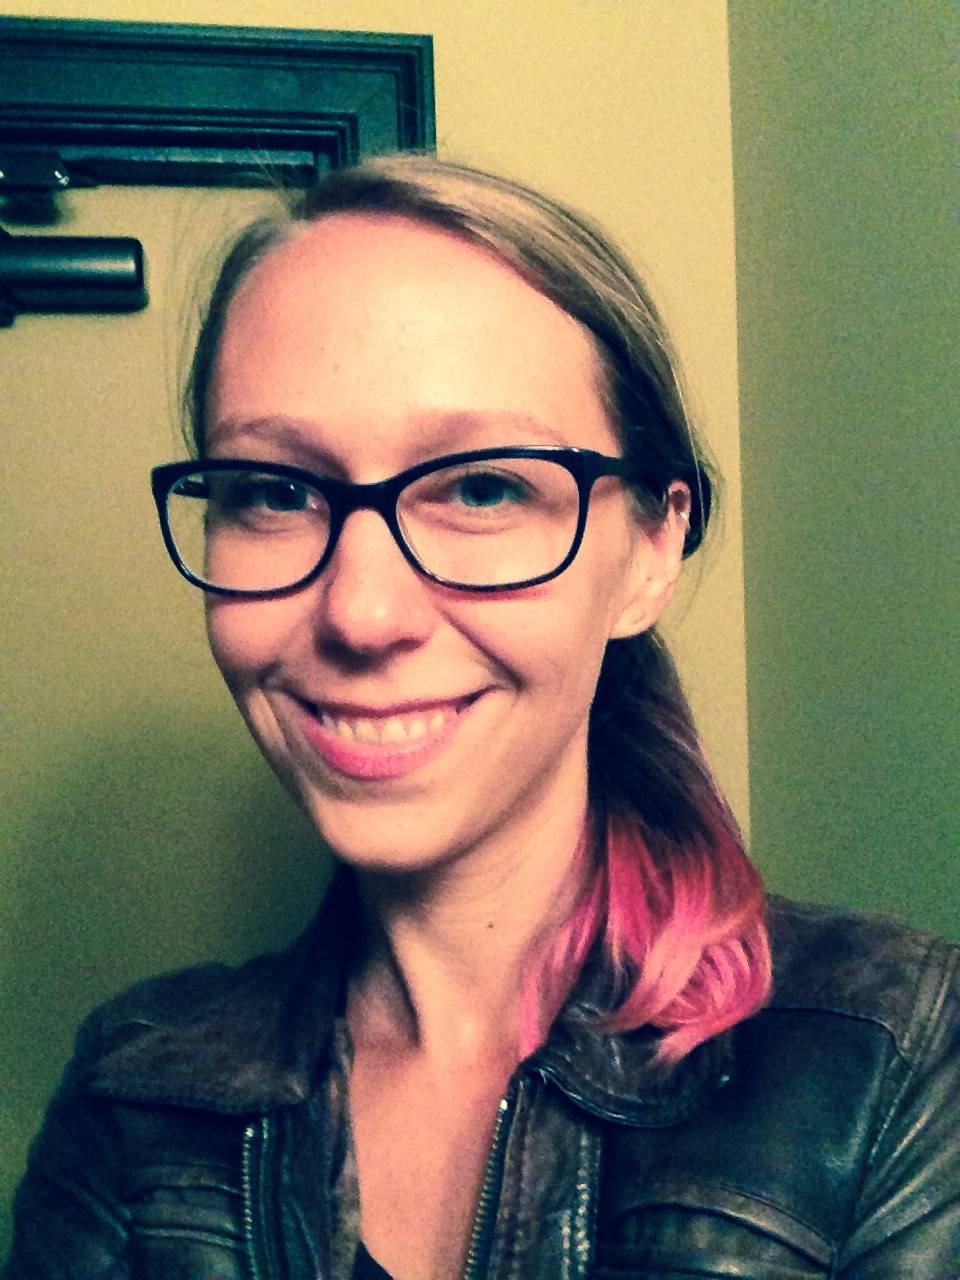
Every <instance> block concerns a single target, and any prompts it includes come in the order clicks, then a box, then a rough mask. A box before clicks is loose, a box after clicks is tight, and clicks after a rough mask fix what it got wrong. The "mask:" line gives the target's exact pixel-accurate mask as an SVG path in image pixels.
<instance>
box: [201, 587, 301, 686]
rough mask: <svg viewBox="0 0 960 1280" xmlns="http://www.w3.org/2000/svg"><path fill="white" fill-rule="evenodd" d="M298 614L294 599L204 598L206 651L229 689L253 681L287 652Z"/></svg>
mask: <svg viewBox="0 0 960 1280" xmlns="http://www.w3.org/2000/svg"><path fill="white" fill-rule="evenodd" d="M301 614H302V608H300V609H298V608H297V606H296V601H295V600H294V599H291V600H229V599H226V598H216V597H210V598H209V599H208V601H207V638H208V640H209V642H210V650H211V652H212V653H213V657H214V660H215V661H216V663H217V666H218V667H219V668H220V670H221V672H222V673H223V676H224V679H225V680H226V681H227V683H228V684H229V685H230V686H231V688H234V687H236V686H237V685H242V684H243V683H244V681H245V680H252V679H254V678H255V677H256V676H257V674H258V673H260V672H261V671H263V670H264V669H265V668H268V667H270V666H271V665H273V664H274V663H275V662H276V661H277V660H278V659H279V658H280V657H281V656H282V655H283V654H284V653H285V652H287V651H288V650H289V646H290V642H291V636H292V635H293V634H294V633H295V631H296V629H297V626H298V624H300V623H302V617H301Z"/></svg>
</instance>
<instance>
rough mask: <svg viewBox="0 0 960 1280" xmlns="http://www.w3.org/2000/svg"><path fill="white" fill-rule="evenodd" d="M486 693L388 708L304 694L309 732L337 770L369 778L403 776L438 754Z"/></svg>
mask: <svg viewBox="0 0 960 1280" xmlns="http://www.w3.org/2000/svg"><path fill="white" fill-rule="evenodd" d="M481 696H482V693H472V694H468V695H466V696H464V697H460V698H450V699H446V700H443V701H432V702H422V703H416V704H413V703H408V704H406V705H404V706H395V707H391V708H385V709H375V708H371V707H355V706H346V705H342V704H332V703H327V704H324V703H313V702H306V701H303V700H300V705H301V706H302V707H303V711H304V721H303V724H304V736H305V737H306V739H307V741H308V742H309V743H310V745H311V746H312V747H313V748H314V750H315V751H316V752H317V754H318V755H319V756H320V757H321V758H322V759H323V760H324V762H325V763H326V764H328V765H329V766H330V767H331V768H332V769H333V770H334V771H335V772H337V773H340V774H343V775H346V776H347V777H351V778H366V779H386V778H394V777H400V776H401V775H403V774H407V773H410V772H412V771H413V770H415V769H419V768H421V767H422V766H423V765H424V764H426V763H427V761H428V760H431V759H433V757H434V756H436V755H437V754H438V753H439V752H440V751H441V750H442V749H443V748H444V747H445V746H446V745H447V744H448V743H449V742H450V740H451V739H452V737H453V736H454V735H455V734H456V732H457V730H458V729H459V727H460V723H461V720H462V718H463V716H464V715H465V713H466V712H467V711H468V710H469V708H470V707H472V706H473V704H474V703H475V702H477V700H478V699H479V698H480V697H481Z"/></svg>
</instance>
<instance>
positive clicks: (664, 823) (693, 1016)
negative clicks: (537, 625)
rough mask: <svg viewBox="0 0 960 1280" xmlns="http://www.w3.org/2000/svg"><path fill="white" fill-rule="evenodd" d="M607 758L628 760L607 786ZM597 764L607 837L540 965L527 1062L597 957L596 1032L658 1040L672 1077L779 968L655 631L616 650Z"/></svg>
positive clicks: (598, 810)
mask: <svg viewBox="0 0 960 1280" xmlns="http://www.w3.org/2000/svg"><path fill="white" fill-rule="evenodd" d="M631 667H632V668H633V671H632V677H633V678H632V680H631V679H630V674H631V673H630V668H631ZM613 699H616V701H615V702H614V701H613ZM612 750H616V751H617V756H618V759H619V761H620V762H621V763H620V767H619V768H617V769H615V770H614V771H613V775H612V776H611V773H610V769H609V764H610V755H611V752H612ZM598 756H600V757H604V756H606V757H607V760H606V762H605V763H606V766H607V767H604V762H603V761H602V760H598V759H597V757H598ZM591 766H592V767H591V780H592V790H593V801H594V806H595V814H594V826H595V827H596V828H598V829H597V830H596V831H595V834H594V838H593V840H592V841H591V840H590V839H589V838H588V837H587V836H585V837H584V840H583V842H582V845H581V850H580V853H581V858H582V860H583V861H584V862H585V863H586V876H585V884H584V888H583V891H582V892H581V895H580V898H579V900H578V902H577V904H576V906H575V907H574V909H573V911H572V912H571V914H570V916H569V917H568V918H567V920H566V921H565V922H564V923H563V925H562V926H561V927H560V928H559V929H558V930H557V931H556V933H555V934H554V935H553V936H552V937H551V938H549V939H548V940H547V941H546V942H545V943H544V944H542V945H541V946H540V948H539V954H538V955H537V957H536V959H535V961H534V963H533V965H532V966H531V977H530V980H529V981H528V983H527V987H526V990H525V992H524V995H523V1001H522V1015H521V1019H522V1020H521V1053H522V1056H524V1057H526V1056H528V1055H529V1054H530V1053H532V1052H534V1050H535V1049H537V1048H538V1047H539V1046H540V1045H541V1044H542V1043H543V1041H544V1040H545V1039H546V1036H547V1034H548V1032H549V1029H550V1025H551V1023H552V1022H553V1020H554V1018H555V1017H556V1016H557V1014H558V1013H559V1011H560V1009H561V1008H562V1006H563V1005H564V1003H565V1002H566V1000H567V998H568V997H569V995H570V992H571V990H572V988H573V986H574V985H575V983H576V980H577V978H578V976H579V974H580V971H581V970H582V968H583V965H584V963H585V961H586V960H587V957H588V956H589V955H590V953H591V951H594V950H595V949H598V950H599V954H600V956H601V958H602V962H603V964H604V966H605V968H606V970H607V975H608V979H609V983H608V988H609V993H610V1007H609V1008H608V1009H607V1010H606V1011H604V1012H603V1013H602V1014H601V1016H600V1019H599V1022H598V1028H599V1029H600V1030H602V1031H605V1032H608V1033H611V1034H612V1033H618V1032H629V1031H633V1030H636V1029H639V1028H640V1027H645V1026H652V1027H655V1028H657V1029H659V1030H660V1031H661V1032H662V1034H661V1036H660V1038H659V1041H658V1045H657V1048H656V1051H655V1058H654V1061H655V1063H656V1065H658V1066H660V1067H669V1066H671V1065H673V1064H675V1063H677V1062H678V1061H679V1060H680V1059H681V1058H683V1057H684V1056H685V1055H686V1054H688V1053H689V1052H690V1051H691V1050H693V1049H695V1048H696V1047H697V1045H699V1044H701V1043H703V1041H705V1040H708V1039H709V1038H710V1037H711V1036H714V1035H717V1034H718V1033H719V1032H721V1031H725V1030H726V1029H727V1028H728V1027H731V1026H733V1025H735V1024H736V1023H738V1022H740V1021H742V1020H743V1019H744V1018H747V1017H749V1015H750V1014H752V1013H754V1012H756V1010H757V1009H759V1008H760V1007H761V1006H762V1005H763V1004H764V1003H765V1002H766V1000H767V999H768V998H769V993H770V986H771V963H770V946H769V939H768V935H767V928H766V920H765V915H766V912H765V895H764V890H763V884H762V881H761V878H760V874H759V872H758V871H757V869H756V868H755V867H754V866H753V864H752V863H751V861H750V859H749V858H748V856H747V854H746V851H745V849H744V845H743V839H742V837H741V834H740V831H739V829H738V827H737V824H736V821H735V819H734V817H733V814H732V813H731V811H730V809H729V807H728V805H727V803H726V801H725V800H724V798H723V796H722V795H721V793H720V791H719V789H718V788H717V786H716V783H715V782H714V780H713V776H712V774H711V772H710V768H709V766H708V764H707V762H706V759H705V757H704V754H703V749H702V747H701V744H700V742H699V740H698V739H697V737H696V734H695V732H694V729H693V724H692V720H691V718H690V713H689V710H688V709H687V706H686V702H685V700H684V699H683V696H682V694H681V693H680V689H679V681H678V679H677V676H676V671H675V669H674V667H673V663H672V661H671V660H670V657H669V654H668V653H667V651H666V648H665V647H664V646H663V645H662V643H661V642H660V641H659V638H658V637H656V636H655V635H653V634H650V633H648V634H647V635H644V636H638V637H635V638H634V639H633V640H632V641H627V642H620V643H618V644H617V645H612V646H611V647H610V649H609V650H608V655H607V659H606V661H605V663H604V670H603V671H602V672H601V678H600V684H599V687H598V691H597V699H596V702H595V704H594V712H593V716H592V719H591ZM651 788H655V789H656V790H655V791H653V792H651ZM598 792H599V793H600V794H599V795H598V794H597V793H598ZM618 792H619V794H618ZM604 815H605V816H604ZM591 845H592V847H591Z"/></svg>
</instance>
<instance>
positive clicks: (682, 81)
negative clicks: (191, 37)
mask: <svg viewBox="0 0 960 1280" xmlns="http://www.w3.org/2000/svg"><path fill="white" fill-rule="evenodd" d="M0 10H2V12H3V13H5V14H7V15H21V16H36V17H60V18H100V19H113V20H130V19H134V18H135V19H140V20H144V21H168V22H197V23H204V22H208V23H221V24H245V23H246V24H256V25H264V26H285V25H286V26H304V25H311V26H319V27H327V28H337V29H344V28H346V29H356V30H380V31H409V32H426V33H430V34H432V35H433V36H434V38H435V54H436V84H437V133H438V142H439V149H440V151H441V153H443V154H448V155H455V156H457V157H460V158H465V159H468V160H471V161H474V162H476V163H480V164H487V165H490V166H492V167H494V168H498V169H502V170H505V171H507V172H510V173H514V174H517V175H520V176H522V177H525V178H527V179H529V180H531V181H533V182H534V183H539V184H541V185H543V186H544V187H546V188H548V189H550V190H552V191H554V192H556V193H557V194H559V195H560V196H562V197H564V198H566V199H568V200H570V201H572V202H573V203H575V204H577V205H580V206H581V207H584V208H586V209H587V210H590V211H592V212H594V213H595V214H596V215H598V216H599V217H601V219H602V220H603V221H605V222H606V223H607V224H608V225H609V226H610V227H611V228H612V229H613V230H614V231H615V232H616V233H617V234H618V235H619V236H620V238H621V239H622V240H623V241H624V242H625V243H626V244H627V246H628V248H629V249H631V250H632V251H633V252H634V254H635V255H636V256H637V257H638V258H640V259H641V260H642V261H643V262H644V263H645V264H646V265H647V267H648V273H649V276H650V279H651V282H652V284H653V287H654V290H655V293H656V294H657V296H658V297H659V298H660V299H661V301H662V305H663V309H664V311H665V314H666V316H667V319H668V322H669V323H670V324H671V326H672V328H673V330H674V332H675V335H676V338H677V342H678V345H679V347H680V349H681V351H682V352H683V353H684V355H685V358H686V366H687V370H688V374H689V382H690V386H691V392H692V396H691V398H692V402H693V404H694V406H695V408H696V410H697V412H698V416H699V417H700V419H701V421H702V423H703V425H704V427H705V430H706V434H707V435H708V437H709V439H710V442H711V444H712V446H713V449H714V452H715V453H716V455H717V457H718V459H719V462H720V466H721V468H722V470H723V471H724V472H725V473H726V477H727V497H728V504H727V517H726V521H725V526H724V528H723V530H722V535H721V537H720V538H719V539H718V540H717V543H716V544H715V546H714V547H713V548H712V550H711V552H710V554H709V557H708V559H707V568H706V569H705V570H703V571H702V572H699V573H698V572H696V571H694V575H693V576H694V577H695V578H697V579H699V584H698V587H697V592H696V595H695V597H694V598H693V600H692V602H691V601H690V600H689V599H684V600H683V601H682V602H681V604H680V608H679V610H677V611H676V613H675V622H674V627H673V629H674V632H675V635H676V642H677V646H678V649H679V652H680V655H681V658H682V662H683V667H684V671H685V673H686V675H687V678H688V681H689V684H690V686H691V690H692V693H693V698H694V702H695V706H696V708H697V710H698V712H699V714H700V718H701V722H702V725H703V728H704V732H705V736H706V739H707V742H708V745H709V748H710V751H711V754H712V756H713V757H714V760H715V763H716V766H717V770H718V772H719V774H720V777H721V780H722V782H723V784H724V785H725V787H726V789H727V790H728V792H729V794H730V795H731V798H732V800H733V803H734V806H735V808H736V809H737V811H738V813H739V815H740V817H741V819H742V820H743V821H744V823H746V820H747V816H748V815H747V767H746V691H745V676H744V641H743V596H742V570H741V557H740V521H739V444H738V415H737V376H736V346H735V333H736V328H735V291H734V242H733V192H732V179H731V148H730V119H729V98H728V73H727V31H726V11H725V7H724V6H723V5H722V4H720V3H713V0H670V3H667V2H666V0H630V2H627V0H589V2H588V0H468V2H466V3H461V2H458V0H395V2H390V0H382V2H379V3H378V2H377V0H336V2H332V0H331V2H330V3H321V2H319V0H271V2H270V3H258V2H255V0H234V2H229V0H218V2H217V3H213V2H211V0H154V2H153V3H149V4H146V3H143V4H135V5H134V4H131V3H129V2H127V3H123V2H114V3H110V2H109V0H88V2H87V3H71V2H70V0H47V3H46V4H41V3H28V4H20V3H14V2H13V0H7V2H6V3H5V4H0ZM237 201H238V197H237V196H236V195H231V196H228V197H222V196H214V195H211V194H210V193H205V194H197V193H179V192H162V193H157V192H141V191H135V190H132V191H120V190H112V191H111V190H104V191H92V192H82V193H78V194H76V195H75V196H72V197H69V198H68V199H66V200H65V202H64V208H65V211H66V214H67V221H65V223H64V224H63V226H62V228H61V230H63V231H68V230H69V231H70V232H71V233H74V234H133V235H138V236H140V237H141V238H142V239H143V241H144V243H145V246H146V249H147V255H148V261H149V268H150V285H151V294H152V305H151V308H150V310H148V311H147V312H144V313H143V314H142V315H138V316H133V317H73V318H69V319H67V318H55V317H23V318H22V319H20V320H18V322H17V324H16V327H15V328H14V329H13V330H11V331H9V332H6V333H2V334H0V348H2V354H0V360H2V364H0V382H2V389H0V430H2V432H3V440H4V452H5V457H4V462H5V468H4V469H5V473H6V478H7V487H8V490H9V492H8V493H7V494H6V496H5V498H4V509H5V517H4V518H5V520H6V521H7V522H8V525H9V534H8V536H7V538H6V542H7V545H8V546H9V548H10V570H11V571H10V573H9V580H8V584H7V586H6V589H5V611H6V616H5V627H4V630H5V632H6V633H7V635H5V640H7V642H8V645H9V652H10V654H11V655H12V657H13V661H12V662H11V664H10V669H9V672H8V675H7V679H6V681H5V683H6V685H7V690H6V696H7V700H8V721H9V725H10V729H9V730H8V743H9V744H10V745H9V746H8V755H9V758H10V761H11V764H12V768H9V769H8V774H7V779H6V781H5V782H4V792H3V795H2V796H0V823H2V825H3V843H2V848H3V854H2V861H0V937H2V940H3V952H4V954H3V974H2V977H3V985H2V988H0V1000H2V1001H3V1007H2V1008H0V1025H2V1027H3V1031H4V1035H3V1051H2V1053H0V1198H2V1199H3V1200H4V1201H5V1200H6V1198H7V1192H8V1190H9V1188H10V1186H11V1185H12V1183H13V1181H14V1179H15V1178H16V1176H17V1174H18V1172H19V1169H20V1166H21V1163H22V1158H23V1152H24V1149H25V1145H26V1142H27V1139H28V1136H29V1134H30V1133H31V1132H32V1130H33V1129H34V1128H35V1126H36V1123H37V1122H38V1120H39V1116H40V1114H41V1109H42V1106H43V1102H44V1100H45V1098H46V1096H47V1095H48V1094H49V1092H50V1090H51V1089H52V1087H53V1085H54V1083H55V1080H56V1077H57V1075H58V1073H59V1070H60V1065H61V1063H62V1061H63V1059H64V1057H65V1055H66V1054H67V1053H68V1051H69V1044H70V1038H71V1034H72V1028H73V1027H74V1025H75V1024H76V1022H77V1020H78V1019H79V1018H80V1017H81V1016H82V1014H83V1012H84V1011H85V1010H86V1009H87V1008H88V1007H89V1006H90V1005H91V1004H92V1003H94V1002H95V1001H97V1000H100V999H102V998H104V997H105V996H107V995H108V994H110V993H111V992H112V991H114V990H116V989H117V988H118V987H120V986H123V985H125V984H126V983H128V982H129V981H131V980H132V979H134V978H136V977H139V976H142V975H144V974H147V973H150V972H154V971H156V970H158V969H162V968H166V967H170V966H174V965H180V964H184V963H189V962H191V961H194V960H197V959H205V958H209V957H214V956H222V957H225V958H228V959H229V958H239V957H241V956H243V955H245V954H249V953H252V952H254V951H256V950H257V949H262V948H264V947H268V946H271V945H275V944H278V943H280V942H281V941H282V940H283V939H284V938H286V937H288V936H289V935H291V934H292V933H293V932H294V931H295V930H296V929H297V928H298V927H299V926H300V924H301V923H302V922H303V921H304V919H305V918H306V917H307V915H308V914H309V913H310V911H311V909H312V906H313V904H314V902H315V901H316V899H317V898H318V896H319V893H320V891H321V887H322V883H323V875H324V864H323V861H322V858H321V857H320V856H319V854H318V852H317V851H316V849H315V846H314V844H313V841H312V839H311V833H310V832H309V831H307V829H306V826H305V824H304V823H303V822H301V821H300V820H298V818H297V816H296V815H295V814H294V813H293V812H292V811H291V810H290V809H289V806H288V805H287V802H286V800H285V798H284V797H283V796H282V795H281V794H280V793H279V789H278V787H277V786H276V784H275V783H274V781H273V780H272V778H271V777H270V776H269V775H268V774H267V772H266V770H265V768H264V767H263V766H262V765H261V763H260V761H259V760H258V758H257V755H256V752H255V750H254V749H253V747H252V746H251V745H250V744H249V743H248V741H247V739H246V737H245V734H244V731H243V729H242V728H241V726H240V724H239V721H238V719H237V717H236V716H235V713H234V712H233V709H232V707H231V706H230V705H229V704H228V699H227V696H226V694H225V693H224V692H223V691H222V689H221V688H220V686H219V684H218V682H217V679H216V677H215V675H214V673H213V672H212V669H211V668H210V667H209V664H208V661H207V658H206V656H205V653H204V646H203V637H202V625H201V618H200V607H199V600H198V599H197V598H196V597H195V594H194V593H192V591H191V589H190V588H189V587H188V586H187V585H186V584H185V583H181V582H180V581H179V580H177V579H176V578H175V575H174V574H173V571H172V569H170V568H169V566H167V565H166V563H165V562H164V555H163V552H162V549H161V547H160V544H159V539H158V537H157V534H156V532H155V530H154V527H153V525H154V518H153V515H152V513H151V509H150V501H149V494H148V491H147V483H146V481H147V471H148V469H149V467H150V465H151V464H153V463H154V462H156V461H160V460H165V459H167V458H168V457H171V456H174V453H175V450H176V436H177V430H176V425H175V409H174V401H175V383H176V374H177V365H178V359H177V356H178V347H179V345H180V339H179V324H178V315H179V312H180V311H181V310H182V305H183V295H184V293H185V291H186V287H187V285H188V283H189V281H190V280H191V278H193V277H194V276H196V275H197V274H198V272H199V271H200V264H201V262H202V257H203V254H202V249H203V246H204V245H205V244H208V243H210V242H212V241H216V240H217V239H219V238H221V237H222V234H223V229H224V228H225V227H226V226H228V225H229V224H231V223H232V222H235V221H236V219H237V218H238V217H239V216H240V212H239V211H238V209H237ZM0 1252H2V1244H0Z"/></svg>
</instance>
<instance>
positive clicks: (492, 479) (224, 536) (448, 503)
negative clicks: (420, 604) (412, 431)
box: [167, 458, 580, 591]
mask: <svg viewBox="0 0 960 1280" xmlns="http://www.w3.org/2000/svg"><path fill="white" fill-rule="evenodd" d="M579 511H580V495H579V490H578V486H577V482H576V480H575V479H574V477H573V476H572V475H571V474H570V472H569V471H568V470H567V468H566V467H564V466H562V465H561V464H559V463H557V462H553V461H550V460H548V459H544V458H500V459H495V460H478V461H472V462H464V463H460V464H458V465H453V466H449V467H443V468H441V469H440V470H437V471H431V472H429V473H428V474H427V475H424V476H421V477H420V478H419V479H417V480H414V481H413V482H411V483H410V484H409V485H407V486H406V488H405V489H403V490H402V492H401V493H400V495H399V498H398V501H397V520H398V524H399V526H400V529H401V531H402V535H403V538H404V540H405V541H406V543H407V546H408V548H409V549H410V551H411V552H412V554H413V556H414V558H415V559H416V560H417V561H418V562H419V564H420V565H421V566H422V568H423V569H425V570H426V571H427V573H429V574H432V575H434V576H435V577H438V578H442V579H444V580H445V581H447V582H450V583H454V584H458V585H461V586H470V587H480V586H490V587H493V586H505V585H508V584H512V583H521V582H526V581H529V580H530V579H532V578H539V577H541V576H543V575H547V574H550V573H552V572H553V570H554V569H556V568H558V567H559V565H561V564H562V563H563V561H564V559H565V558H566V556H567V554H568V552H569V550H570V547H571V545H572V543H573V539H574V537H575V535H576V529H577V521H578V518H579ZM167 512H168V519H169V527H170V532H171V535H172V537H173V541H174V543H175V545H176V548H177V553H178V555H179V556H180V559H181V560H182V562H183V564H184V565H185V566H186V568H187V569H188V570H189V571H190V572H191V573H192V574H193V575H194V576H195V577H196V578H199V579H200V580H201V581H202V582H204V583H206V584H207V585H209V586H215V587H221V588H226V589H228V590H233V591H276V590H282V589H283V588H284V587H289V586H293V585H294V584H295V583H297V582H299V581H300V580H301V579H303V578H304V577H306V576H307V575H308V574H309V573H310V572H311V571H312V570H313V569H314V568H315V567H316V565H317V564H318V563H319V562H320V560H321V559H322V558H323V555H324V553H325V552H326V549H327V544H328V542H329V537H330V525H331V518H330V506H329V503H328V501H327V499H326V498H325V497H324V495H323V494H322V493H321V492H320V490H319V489H316V488H314V487H313V486H311V485H309V484H306V483H302V482H300V481H296V480H291V479H289V478H286V477H281V476H276V475H273V474H271V473H270V472H269V470H262V471H260V470H255V469H250V470H238V471H205V470H204V469H203V468H202V467H198V468H197V470H196V471H195V472H191V473H190V474H189V475H187V476H185V477H182V478H181V479H179V480H178V481H177V482H176V483H175V484H174V486H173V487H172V489H171V490H170V493H169V496H168V499H167Z"/></svg>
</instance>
